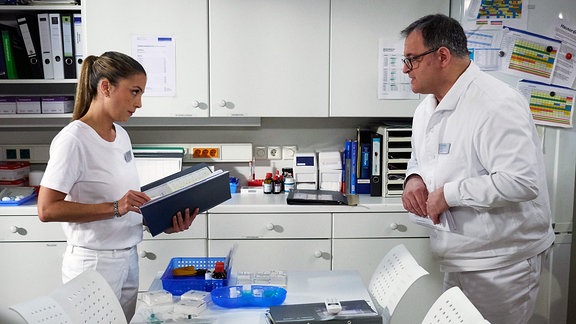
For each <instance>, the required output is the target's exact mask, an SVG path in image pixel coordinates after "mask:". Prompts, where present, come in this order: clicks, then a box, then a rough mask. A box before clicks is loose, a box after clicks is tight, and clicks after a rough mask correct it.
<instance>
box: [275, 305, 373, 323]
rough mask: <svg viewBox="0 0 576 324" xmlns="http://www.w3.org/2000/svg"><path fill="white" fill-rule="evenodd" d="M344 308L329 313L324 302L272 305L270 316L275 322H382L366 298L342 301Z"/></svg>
mask: <svg viewBox="0 0 576 324" xmlns="http://www.w3.org/2000/svg"><path fill="white" fill-rule="evenodd" d="M340 305H342V310H341V311H340V313H338V314H337V315H332V314H329V313H328V312H327V311H326V305H325V304H324V303H312V304H293V305H279V306H270V312H269V313H268V318H269V319H270V320H271V321H272V323H275V324H304V323H309V324H312V323H330V324H382V316H381V315H379V314H378V313H377V312H376V311H374V310H373V309H372V308H371V307H370V305H368V303H367V302H366V301H365V300H348V301H341V302H340Z"/></svg>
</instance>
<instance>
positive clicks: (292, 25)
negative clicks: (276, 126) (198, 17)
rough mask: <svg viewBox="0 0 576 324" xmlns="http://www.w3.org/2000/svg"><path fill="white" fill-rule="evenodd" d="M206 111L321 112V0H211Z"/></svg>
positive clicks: (326, 5)
mask: <svg viewBox="0 0 576 324" xmlns="http://www.w3.org/2000/svg"><path fill="white" fill-rule="evenodd" d="M209 12H210V18H209V21H210V115H211V116H248V117H270V116H275V117H327V116H328V88H329V86H328V81H329V71H328V69H329V68H328V64H329V41H330V33H329V21H330V1H328V0H292V1H286V0H244V1H236V0H211V1H210V9H209Z"/></svg>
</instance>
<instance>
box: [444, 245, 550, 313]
mask: <svg viewBox="0 0 576 324" xmlns="http://www.w3.org/2000/svg"><path fill="white" fill-rule="evenodd" d="M547 255H548V250H547V251H545V252H542V253H541V254H539V255H537V256H534V257H532V258H529V259H527V260H524V261H521V262H518V263H516V264H513V265H511V266H508V267H503V268H498V269H493V270H483V271H469V272H446V273H445V274H444V289H445V290H446V289H448V288H451V287H454V286H457V287H460V289H462V291H463V292H464V294H465V295H466V296H467V297H468V299H470V301H471V302H472V304H474V306H476V308H477V309H478V310H479V311H480V313H481V314H482V315H483V316H484V318H485V319H486V320H487V321H489V322H490V323H491V324H525V323H528V320H530V317H531V316H532V313H533V312H534V307H535V304H536V298H537V297H538V288H539V287H538V281H539V279H540V272H541V270H542V267H543V266H544V262H545V260H546V259H547Z"/></svg>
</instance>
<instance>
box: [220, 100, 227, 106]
mask: <svg viewBox="0 0 576 324" xmlns="http://www.w3.org/2000/svg"><path fill="white" fill-rule="evenodd" d="M226 104H227V102H226V100H220V102H219V103H218V105H219V106H220V107H226Z"/></svg>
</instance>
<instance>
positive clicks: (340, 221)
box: [334, 213, 429, 238]
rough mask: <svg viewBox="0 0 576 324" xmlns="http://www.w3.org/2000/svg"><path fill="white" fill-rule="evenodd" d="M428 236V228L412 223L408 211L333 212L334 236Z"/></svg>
mask: <svg viewBox="0 0 576 324" xmlns="http://www.w3.org/2000/svg"><path fill="white" fill-rule="evenodd" d="M428 236H429V235H428V229H427V228H426V227H424V226H420V225H416V224H414V223H412V222H411V221H410V219H409V218H408V213H342V214H340V213H335V214H334V238H364V237H428Z"/></svg>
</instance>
